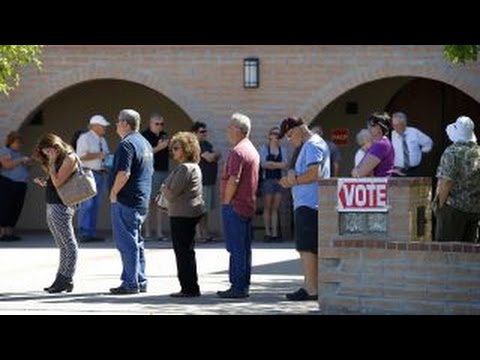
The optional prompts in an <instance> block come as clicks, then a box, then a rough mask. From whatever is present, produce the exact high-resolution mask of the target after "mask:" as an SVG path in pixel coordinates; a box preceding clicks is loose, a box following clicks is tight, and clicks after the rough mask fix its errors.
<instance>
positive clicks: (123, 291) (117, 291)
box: [110, 286, 146, 295]
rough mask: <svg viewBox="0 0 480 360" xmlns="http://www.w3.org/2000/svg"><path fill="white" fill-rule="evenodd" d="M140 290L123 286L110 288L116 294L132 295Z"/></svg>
mask: <svg viewBox="0 0 480 360" xmlns="http://www.w3.org/2000/svg"><path fill="white" fill-rule="evenodd" d="M145 289H146V288H145ZM138 292H139V290H138V288H132V289H129V288H126V287H123V286H119V287H116V288H111V289H110V293H112V294H114V295H131V294H138Z"/></svg>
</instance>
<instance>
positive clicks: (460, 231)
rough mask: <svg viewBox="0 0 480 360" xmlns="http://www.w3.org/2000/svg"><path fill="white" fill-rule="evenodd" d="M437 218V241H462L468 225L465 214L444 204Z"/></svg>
mask: <svg viewBox="0 0 480 360" xmlns="http://www.w3.org/2000/svg"><path fill="white" fill-rule="evenodd" d="M436 216H437V221H436V226H435V241H462V239H463V236H464V234H465V227H466V223H467V219H466V217H465V213H463V212H461V211H459V210H457V209H455V208H453V207H451V206H449V205H447V204H444V205H443V206H442V208H441V209H439V210H438V212H437V214H436Z"/></svg>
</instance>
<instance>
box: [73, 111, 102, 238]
mask: <svg viewBox="0 0 480 360" xmlns="http://www.w3.org/2000/svg"><path fill="white" fill-rule="evenodd" d="M109 125H110V123H109V122H108V121H107V120H106V119H105V118H104V117H103V116H102V115H94V116H92V118H91V119H90V125H89V128H90V131H88V132H86V133H84V134H82V135H80V137H79V138H78V141H77V154H78V156H79V157H80V160H82V164H83V166H84V167H85V168H88V169H91V170H92V172H93V174H94V176H95V182H96V183H97V195H96V196H95V197H93V198H91V199H89V200H87V201H85V202H83V203H81V204H80V208H79V212H78V225H79V230H80V239H81V241H83V242H91V241H103V240H104V239H103V238H99V237H97V236H96V232H97V216H98V209H99V207H100V200H101V199H102V196H103V190H104V177H105V175H106V170H105V166H104V161H103V160H104V159H105V156H106V155H107V154H108V153H109V152H110V151H109V149H108V145H107V142H106V141H105V133H106V132H107V126H109Z"/></svg>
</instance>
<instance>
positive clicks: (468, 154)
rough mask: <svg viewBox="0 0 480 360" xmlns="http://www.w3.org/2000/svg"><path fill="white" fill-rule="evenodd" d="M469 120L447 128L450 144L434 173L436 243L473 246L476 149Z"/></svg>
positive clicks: (479, 186) (477, 209)
mask: <svg viewBox="0 0 480 360" xmlns="http://www.w3.org/2000/svg"><path fill="white" fill-rule="evenodd" d="M474 128H475V124H474V123H473V121H472V119H470V118H469V117H466V116H461V117H459V118H458V119H457V121H456V122H454V123H452V124H450V125H448V126H447V129H446V131H447V135H448V137H449V139H450V140H451V141H452V142H453V144H452V145H450V146H449V147H447V148H446V149H445V151H444V153H443V154H442V157H441V159H440V165H439V166H438V169H437V178H438V184H437V193H436V196H435V200H434V206H433V209H434V212H435V215H436V218H437V223H436V227H435V240H436V241H463V242H474V241H476V239H477V237H478V225H479V221H480V146H478V145H477V137H476V136H475V133H474Z"/></svg>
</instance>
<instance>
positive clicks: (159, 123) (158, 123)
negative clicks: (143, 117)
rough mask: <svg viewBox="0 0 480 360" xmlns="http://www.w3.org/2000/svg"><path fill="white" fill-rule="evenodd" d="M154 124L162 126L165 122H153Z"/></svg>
mask: <svg viewBox="0 0 480 360" xmlns="http://www.w3.org/2000/svg"><path fill="white" fill-rule="evenodd" d="M154 125H156V126H160V125H161V126H163V125H165V123H161V122H157V123H154Z"/></svg>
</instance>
